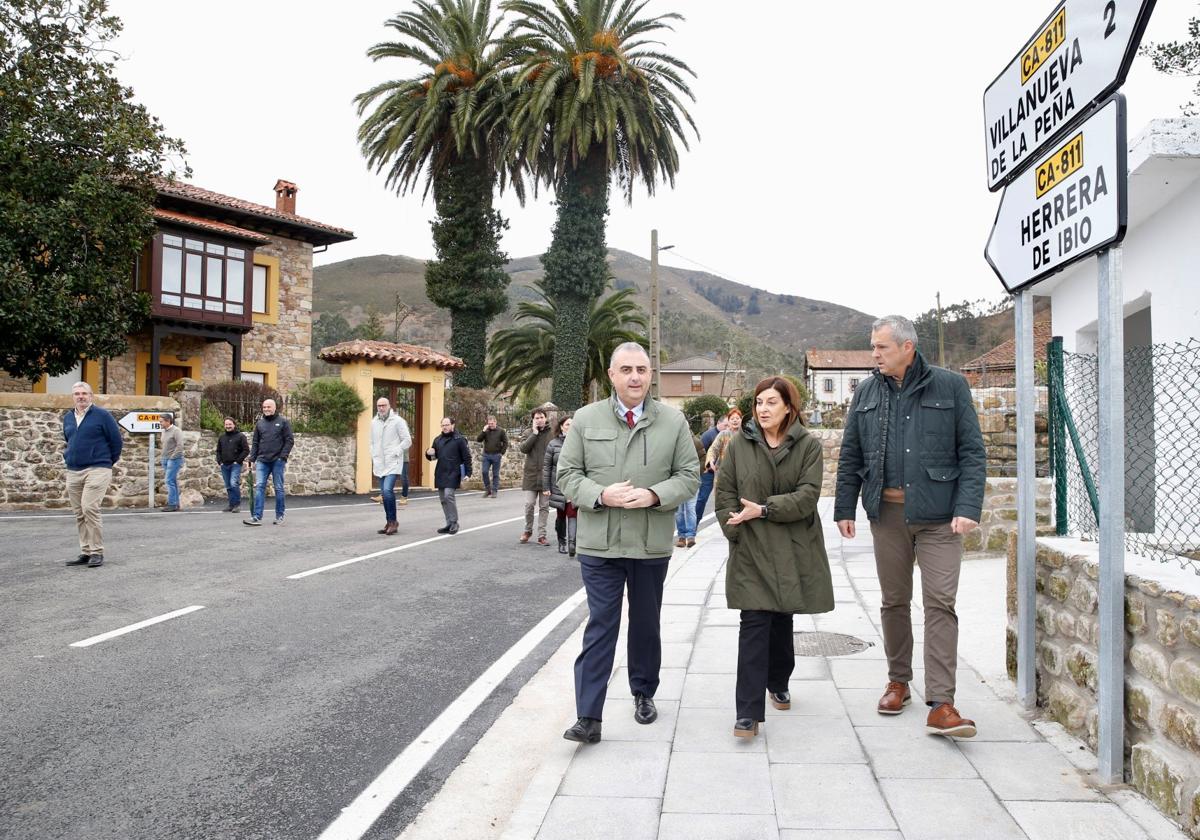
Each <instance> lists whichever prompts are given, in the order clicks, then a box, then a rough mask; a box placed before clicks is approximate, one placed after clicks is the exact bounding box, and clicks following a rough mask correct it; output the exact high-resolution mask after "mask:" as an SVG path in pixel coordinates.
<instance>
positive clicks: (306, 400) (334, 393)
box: [287, 376, 367, 435]
mask: <svg viewBox="0 0 1200 840" xmlns="http://www.w3.org/2000/svg"><path fill="white" fill-rule="evenodd" d="M366 410H367V406H366V405H364V404H363V401H362V398H361V397H359V395H358V393H357V392H356V391H355V390H354V389H353V388H351V387H350V386H349V385H347V384H346V383H345V382H343V381H342V380H341V378H340V377H337V376H322V377H318V378H317V379H314V380H312V381H311V382H305V383H304V384H303V385H301V386H300V387H299V388H297V389H296V390H295V391H293V392H292V393H291V394H290V395H289V396H288V400H287V413H288V417H289V419H290V420H291V422H292V429H293V430H295V431H297V432H308V433H310V434H318V435H346V434H350V433H351V432H353V431H354V428H355V426H356V424H357V423H358V418H359V415H361V414H362V413H363V412H364V411H366Z"/></svg>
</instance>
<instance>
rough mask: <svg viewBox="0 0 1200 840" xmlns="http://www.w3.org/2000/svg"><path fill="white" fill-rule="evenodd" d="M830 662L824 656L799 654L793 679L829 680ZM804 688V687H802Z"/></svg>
mask: <svg viewBox="0 0 1200 840" xmlns="http://www.w3.org/2000/svg"><path fill="white" fill-rule="evenodd" d="M828 679H830V676H829V662H828V660H826V659H825V657H823V656H797V657H796V666H795V669H794V670H793V671H792V681H793V682H795V681H796V680H828ZM800 690H803V687H801V688H800Z"/></svg>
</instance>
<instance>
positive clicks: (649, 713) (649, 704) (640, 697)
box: [633, 694, 658, 723]
mask: <svg viewBox="0 0 1200 840" xmlns="http://www.w3.org/2000/svg"><path fill="white" fill-rule="evenodd" d="M633 719H634V720H636V721H637V722H638V723H654V721H656V720H658V708H657V707H656V706H655V705H654V699H653V698H651V697H647V696H646V695H645V694H635V695H633Z"/></svg>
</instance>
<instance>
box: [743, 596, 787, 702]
mask: <svg viewBox="0 0 1200 840" xmlns="http://www.w3.org/2000/svg"><path fill="white" fill-rule="evenodd" d="M795 656H796V655H795V649H794V648H793V646H792V614H791V613H779V612H769V611H768V610H742V623H741V627H740V628H739V630H738V666H737V689H736V703H737V716H738V717H740V718H750V719H751V720H764V719H765V718H764V715H765V713H766V710H767V698H766V693H767V692H768V691H776V692H778V691H787V690H788V680H789V679H791V677H792V671H794V670H795V668H796V658H795Z"/></svg>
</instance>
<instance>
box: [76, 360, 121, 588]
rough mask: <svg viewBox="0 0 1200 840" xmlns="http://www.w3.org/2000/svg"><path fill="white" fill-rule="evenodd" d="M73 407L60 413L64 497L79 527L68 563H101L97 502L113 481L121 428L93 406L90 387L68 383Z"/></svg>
mask: <svg viewBox="0 0 1200 840" xmlns="http://www.w3.org/2000/svg"><path fill="white" fill-rule="evenodd" d="M71 397H72V398H73V399H74V400H75V410H74V411H68V412H67V413H66V414H64V415H63V438H64V439H65V440H66V442H67V449H66V452H64V453H63V459H64V460H65V461H66V464H67V498H69V499H70V500H71V510H73V511H74V512H75V524H76V526H77V527H78V528H79V556H78V557H77V558H75V559H74V560H68V561H67V565H68V566H85V565H86V566H90V567H93V568H94V567H96V566H102V565H104V539H103V534H102V532H101V528H100V503H101V502H102V501H104V494H105V493H107V492H108V485H109V484H111V483H112V467H113V464H115V463H116V462H117V460H118V459H119V458H120V457H121V444H122V442H121V427H120V426H118V425H117V421H116V420H114V419H113V416H112V415H111V414H109V413H108V412H107V411H105V410H104V409H103V408H100V407H99V406H97V405H92V386H91V385H89V384H87V383H86V382H76V383H75V384H74V385H72V386H71Z"/></svg>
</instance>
